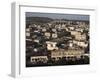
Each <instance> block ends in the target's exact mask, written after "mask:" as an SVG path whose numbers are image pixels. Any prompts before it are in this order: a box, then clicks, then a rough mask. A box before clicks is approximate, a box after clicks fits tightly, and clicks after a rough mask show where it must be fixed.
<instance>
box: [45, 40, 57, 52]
mask: <svg viewBox="0 0 100 80" xmlns="http://www.w3.org/2000/svg"><path fill="white" fill-rule="evenodd" d="M46 44H47V49H48V50H58V47H57V46H56V44H57V42H51V41H46Z"/></svg>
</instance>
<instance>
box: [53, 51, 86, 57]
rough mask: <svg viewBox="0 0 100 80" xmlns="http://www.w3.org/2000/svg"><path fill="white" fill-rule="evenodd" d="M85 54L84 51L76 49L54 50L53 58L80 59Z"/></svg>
mask: <svg viewBox="0 0 100 80" xmlns="http://www.w3.org/2000/svg"><path fill="white" fill-rule="evenodd" d="M83 54H84V50H76V49H69V50H64V49H62V50H54V51H52V52H51V58H57V57H60V58H62V57H77V58H80V57H81V55H83Z"/></svg>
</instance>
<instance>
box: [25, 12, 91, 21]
mask: <svg viewBox="0 0 100 80" xmlns="http://www.w3.org/2000/svg"><path fill="white" fill-rule="evenodd" d="M26 17H48V18H53V19H69V20H86V21H89V15H82V14H81V15H79V14H58V13H38V12H26Z"/></svg>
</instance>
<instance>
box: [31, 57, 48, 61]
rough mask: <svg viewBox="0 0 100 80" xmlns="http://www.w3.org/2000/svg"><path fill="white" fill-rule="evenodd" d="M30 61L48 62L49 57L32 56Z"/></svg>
mask: <svg viewBox="0 0 100 80" xmlns="http://www.w3.org/2000/svg"><path fill="white" fill-rule="evenodd" d="M30 61H31V62H32V63H37V62H43V63H47V61H48V58H47V56H31V57H30Z"/></svg>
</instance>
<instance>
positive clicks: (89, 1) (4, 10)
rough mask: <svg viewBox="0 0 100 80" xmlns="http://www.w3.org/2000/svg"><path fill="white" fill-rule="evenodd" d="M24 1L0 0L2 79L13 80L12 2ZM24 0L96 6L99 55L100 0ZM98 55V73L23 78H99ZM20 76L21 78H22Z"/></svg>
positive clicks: (26, 0) (74, 79)
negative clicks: (11, 74) (11, 73)
mask: <svg viewBox="0 0 100 80" xmlns="http://www.w3.org/2000/svg"><path fill="white" fill-rule="evenodd" d="M13 1H23V0H1V2H0V10H1V11H0V37H1V38H0V54H1V55H0V63H1V65H0V80H13V79H14V78H12V77H10V70H11V69H10V67H11V62H10V61H11V2H13ZM24 2H33V3H34V4H38V5H39V4H46V5H65V6H66V5H69V4H70V5H78V6H87V7H89V6H95V7H96V8H97V13H96V14H97V21H96V22H97V23H96V25H97V26H95V30H96V36H95V37H94V38H95V40H96V41H95V42H94V44H95V45H96V47H95V49H96V52H97V53H98V55H99V56H100V53H99V43H100V42H99V41H100V37H99V34H100V31H99V30H100V23H99V21H100V15H99V14H100V5H99V0H24ZM99 56H98V61H97V63H98V71H97V72H96V73H81V74H80V73H77V74H70V73H69V74H65V75H62V76H50V75H48V76H38V77H37V76H36V77H30V78H21V79H22V80H33V79H34V80H54V79H56V80H99V79H100V77H99V74H100V68H99V67H100V62H99V61H100V58H99ZM21 79H20V78H19V80H21Z"/></svg>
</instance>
